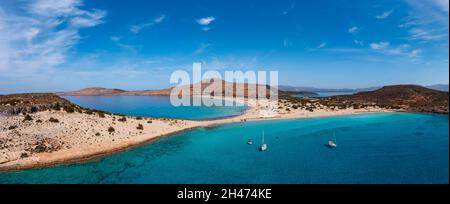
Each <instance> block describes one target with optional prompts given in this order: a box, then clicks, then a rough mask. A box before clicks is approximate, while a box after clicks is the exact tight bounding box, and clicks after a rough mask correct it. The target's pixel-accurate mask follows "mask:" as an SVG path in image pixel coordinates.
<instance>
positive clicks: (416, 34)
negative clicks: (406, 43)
mask: <svg viewBox="0 0 450 204" xmlns="http://www.w3.org/2000/svg"><path fill="white" fill-rule="evenodd" d="M408 33H409V34H410V37H409V39H411V40H419V41H422V42H428V41H434V40H440V39H445V38H446V37H447V36H448V33H444V32H443V31H441V30H436V29H429V30H425V29H422V28H412V29H410V30H409V31H408Z"/></svg>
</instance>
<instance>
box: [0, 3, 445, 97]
mask: <svg viewBox="0 0 450 204" xmlns="http://www.w3.org/2000/svg"><path fill="white" fill-rule="evenodd" d="M448 27H449V22H448V0H396V1H394V0H370V1H369V0H317V1H306V0H279V1H268V0H267V1H261V0H251V1H246V0H243V1H229V0H228V1H225V0H223V1H219V0H216V1H208V0H203V1H182V0H150V1H144V0H127V1H112V0H95V1H93V0H91V1H89V0H84V1H83V0H35V1H25V0H19V1H17V0H2V1H1V2H0V93H10V92H30V91H66V90H75V89H79V88H83V87H90V86H102V87H111V88H113V87H114V88H123V89H157V88H164V87H167V86H169V85H170V84H169V76H170V74H171V73H172V72H173V71H175V70H179V69H184V70H190V69H191V66H192V63H193V62H202V63H203V65H204V69H205V70H218V71H225V70H277V71H279V83H280V84H284V85H296V86H314V87H324V88H325V87H328V88H362V87H370V86H380V85H387V84H422V85H430V84H436V83H446V84H447V83H448V81H449V78H448V74H449V69H448V54H449V53H448V50H449V37H448V33H449V31H448Z"/></svg>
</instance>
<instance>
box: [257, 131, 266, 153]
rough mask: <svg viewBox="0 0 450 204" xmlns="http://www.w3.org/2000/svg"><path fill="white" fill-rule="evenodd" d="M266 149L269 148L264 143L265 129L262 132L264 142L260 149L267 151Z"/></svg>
mask: <svg viewBox="0 0 450 204" xmlns="http://www.w3.org/2000/svg"><path fill="white" fill-rule="evenodd" d="M266 149H267V144H266V143H264V130H263V132H262V144H261V147H260V148H259V151H266Z"/></svg>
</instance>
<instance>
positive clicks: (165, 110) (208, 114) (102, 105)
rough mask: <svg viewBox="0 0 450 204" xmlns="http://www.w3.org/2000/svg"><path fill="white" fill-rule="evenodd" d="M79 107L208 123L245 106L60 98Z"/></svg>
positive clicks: (144, 98) (150, 99) (136, 98)
mask: <svg viewBox="0 0 450 204" xmlns="http://www.w3.org/2000/svg"><path fill="white" fill-rule="evenodd" d="M64 98H66V99H68V100H70V101H71V102H73V103H75V104H78V105H80V106H83V107H87V108H93V109H98V110H103V111H108V112H112V113H118V114H125V115H131V116H145V117H160V118H178V119H212V118H223V117H230V116H235V115H240V114H242V113H243V112H244V111H245V110H247V107H245V106H232V107H227V106H212V107H206V106H179V107H175V106H172V105H171V103H170V98H169V97H165V96H64Z"/></svg>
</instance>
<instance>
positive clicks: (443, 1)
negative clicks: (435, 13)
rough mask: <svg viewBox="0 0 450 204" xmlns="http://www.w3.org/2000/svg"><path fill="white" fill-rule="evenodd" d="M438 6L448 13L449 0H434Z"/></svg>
mask: <svg viewBox="0 0 450 204" xmlns="http://www.w3.org/2000/svg"><path fill="white" fill-rule="evenodd" d="M432 1H433V2H434V4H435V5H436V6H438V7H439V8H440V9H441V10H442V11H445V12H447V13H448V6H449V5H448V2H449V1H448V0H432Z"/></svg>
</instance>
